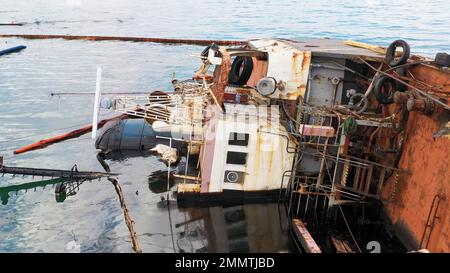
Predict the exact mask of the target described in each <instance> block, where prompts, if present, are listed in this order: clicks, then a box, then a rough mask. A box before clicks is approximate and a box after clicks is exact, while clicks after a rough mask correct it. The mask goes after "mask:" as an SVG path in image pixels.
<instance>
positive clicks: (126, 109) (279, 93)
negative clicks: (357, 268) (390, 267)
mask: <svg viewBox="0 0 450 273" xmlns="http://www.w3.org/2000/svg"><path fill="white" fill-rule="evenodd" d="M397 48H402V49H403V50H402V51H401V52H397V51H396V49H397ZM199 57H200V58H201V67H200V69H199V70H198V71H197V72H196V74H195V75H194V77H193V78H192V79H190V80H187V81H182V82H179V81H177V80H173V81H172V83H173V86H174V90H173V91H171V92H157V93H151V94H150V95H149V96H145V97H142V98H135V99H129V98H126V97H117V98H115V99H114V104H113V105H114V109H116V110H117V111H119V112H122V113H125V114H128V115H130V116H133V117H134V118H141V119H142V120H145V122H146V123H148V124H146V125H145V128H147V127H148V128H147V129H146V130H147V131H148V132H151V133H150V134H149V137H150V138H151V141H147V142H146V143H150V144H151V145H150V146H152V145H156V144H158V143H161V142H157V141H156V138H159V139H160V140H161V139H164V141H165V142H164V144H167V145H169V149H173V148H177V146H179V143H183V145H184V147H185V150H184V151H183V152H182V156H184V157H185V158H186V161H187V162H189V160H191V161H192V160H194V161H195V162H194V165H195V166H196V167H195V168H194V169H193V170H192V169H191V170H189V171H188V170H187V169H186V170H185V171H182V172H180V173H177V174H174V175H173V177H174V178H176V179H177V180H178V181H179V183H178V185H177V190H176V195H177V199H178V202H179V204H180V205H186V206H189V205H208V204H211V203H217V202H219V203H222V204H223V203H245V202H260V201H269V200H271V201H273V200H275V201H278V202H281V203H284V204H285V209H286V212H287V215H288V216H289V217H288V218H289V221H290V224H291V231H292V234H293V237H294V238H295V241H296V242H298V245H299V248H300V249H301V251H306V252H322V251H323V252H325V251H331V252H354V251H360V252H370V251H375V252H377V251H380V248H381V251H383V250H384V249H383V248H384V247H385V246H384V245H383V242H382V243H381V245H380V242H378V240H379V238H380V237H381V236H384V237H387V238H391V237H392V238H393V237H395V238H396V239H398V241H399V243H400V244H401V245H402V247H403V248H402V250H404V251H417V250H419V249H427V251H432V252H449V251H450V238H449V230H450V226H449V224H450V221H449V219H450V218H449V217H448V216H449V215H448V213H449V201H448V194H450V192H449V191H450V189H449V177H450V171H449V168H448V163H447V158H448V154H449V152H450V145H449V144H450V124H449V109H450V108H449V104H448V96H449V94H450V84H449V83H450V72H449V70H448V68H446V67H448V66H450V64H449V58H448V55H446V54H438V55H437V57H436V59H430V58H426V57H422V56H417V55H411V54H410V48H409V45H408V44H407V43H406V42H404V41H402V40H397V41H395V42H394V43H392V44H391V45H390V46H389V47H388V48H387V49H386V48H383V47H378V46H371V45H367V44H362V43H357V42H353V41H339V40H332V39H318V40H305V41H293V40H280V39H278V40H274V39H261V40H253V41H249V42H248V43H247V44H246V45H243V46H240V47H222V46H221V47H219V46H216V45H214V44H213V45H211V46H209V47H207V48H206V49H205V50H204V51H203V52H202V54H201V55H200V56H199ZM211 68H212V69H211ZM140 128H141V127H140ZM149 128H150V129H149ZM140 132H143V131H142V129H141V131H140ZM154 132H164V135H161V134H160V135H159V136H156V134H155V133H154ZM99 139H100V140H99V141H97V146H98V148H102V147H106V146H108V145H106V146H105V145H102V144H101V143H103V142H104V143H106V142H105V141H103V142H102V141H101V140H102V139H103V140H105V139H106V138H105V137H104V136H100V137H99ZM142 139H144V138H141V139H140V140H139V141H141V142H139V144H136V145H134V144H133V145H131V146H129V147H128V148H130V149H148V147H147V146H148V145H142ZM124 143H126V142H124ZM116 146H117V145H116ZM119 146H120V145H119ZM108 147H110V146H108ZM170 163H171V162H169V166H170ZM172 163H173V162H172ZM191 164H192V162H191ZM339 223H340V224H341V225H340V226H341V227H342V226H343V227H344V228H343V229H340V228H339ZM380 226H381V227H382V230H383V231H382V232H378V233H376V234H378V235H377V236H375V232H372V233H371V230H380V229H379V227H380ZM352 229H353V231H354V230H355V229H356V230H358V235H357V236H354V234H353V233H352ZM311 234H313V235H314V236H312V235H311ZM380 234H381V235H380Z"/></svg>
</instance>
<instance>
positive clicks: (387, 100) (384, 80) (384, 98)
mask: <svg viewBox="0 0 450 273" xmlns="http://www.w3.org/2000/svg"><path fill="white" fill-rule="evenodd" d="M386 84H391V87H392V90H390V92H389V93H383V92H382V91H381V89H382V88H383V86H385V85H386ZM395 84H396V82H395V81H394V80H393V79H391V78H389V77H388V76H381V77H379V78H378V79H377V82H376V83H375V86H374V88H373V93H374V95H375V98H376V99H377V101H378V102H379V103H381V104H392V103H394V93H395V91H396V90H395V88H396V87H395Z"/></svg>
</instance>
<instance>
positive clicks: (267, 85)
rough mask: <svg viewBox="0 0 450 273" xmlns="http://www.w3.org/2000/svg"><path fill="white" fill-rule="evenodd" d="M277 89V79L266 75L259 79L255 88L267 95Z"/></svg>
mask: <svg viewBox="0 0 450 273" xmlns="http://www.w3.org/2000/svg"><path fill="white" fill-rule="evenodd" d="M275 89H277V81H276V80H275V79H274V78H271V77H267V78H262V79H260V80H259V82H258V85H257V86H256V90H258V92H259V93H260V94H261V95H263V96H269V95H271V94H273V93H274V92H275Z"/></svg>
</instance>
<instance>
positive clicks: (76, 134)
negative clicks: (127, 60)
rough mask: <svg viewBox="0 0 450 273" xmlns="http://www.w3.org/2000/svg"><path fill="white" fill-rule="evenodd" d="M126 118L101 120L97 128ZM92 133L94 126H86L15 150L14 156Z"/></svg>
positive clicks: (123, 116) (123, 115)
mask: <svg viewBox="0 0 450 273" xmlns="http://www.w3.org/2000/svg"><path fill="white" fill-rule="evenodd" d="M126 116H127V115H126V114H122V115H120V116H116V117H113V118H109V119H104V120H101V121H100V122H99V123H98V125H97V127H98V128H102V127H103V126H104V125H105V123H107V122H108V121H111V120H114V119H122V118H125V117H126ZM90 131H92V124H90V125H86V126H84V127H83V128H80V129H77V130H75V131H72V132H69V133H65V134H62V135H59V136H55V137H51V138H47V139H43V140H39V141H37V142H35V143H33V144H30V145H27V146H24V147H22V148H19V149H17V150H15V151H14V154H22V153H25V152H29V151H33V150H38V149H42V148H45V147H47V146H49V145H52V144H55V143H58V142H61V141H64V140H67V139H71V138H77V137H79V136H82V135H84V134H87V133H89V132H90Z"/></svg>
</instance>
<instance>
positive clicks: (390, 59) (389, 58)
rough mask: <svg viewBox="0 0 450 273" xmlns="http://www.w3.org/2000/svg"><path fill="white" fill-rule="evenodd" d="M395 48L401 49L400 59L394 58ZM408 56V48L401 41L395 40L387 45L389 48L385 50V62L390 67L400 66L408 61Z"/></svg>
mask: <svg viewBox="0 0 450 273" xmlns="http://www.w3.org/2000/svg"><path fill="white" fill-rule="evenodd" d="M397 47H401V48H403V53H402V55H401V56H400V57H398V58H395V50H396V49H397ZM409 55H410V48H409V45H408V43H407V42H405V41H403V40H395V41H394V42H392V43H391V44H390V45H389V47H388V48H387V50H386V62H387V63H388V64H389V65H390V66H397V65H402V64H405V63H406V62H407V61H408V59H409Z"/></svg>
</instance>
